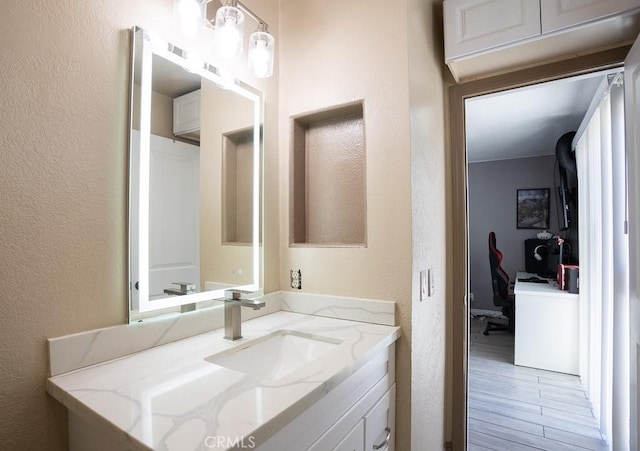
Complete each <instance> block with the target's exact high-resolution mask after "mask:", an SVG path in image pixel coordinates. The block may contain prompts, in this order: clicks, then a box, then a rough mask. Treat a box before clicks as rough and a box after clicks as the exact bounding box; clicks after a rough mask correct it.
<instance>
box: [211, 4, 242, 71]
mask: <svg viewBox="0 0 640 451" xmlns="http://www.w3.org/2000/svg"><path fill="white" fill-rule="evenodd" d="M215 30H216V31H215V33H216V45H217V47H218V52H219V53H220V56H221V57H222V58H224V59H232V58H234V57H235V56H236V55H238V54H240V53H242V40H243V35H244V14H243V13H242V11H240V10H239V9H238V8H234V7H233V6H223V7H222V8H219V9H218V11H217V12H216V28H215Z"/></svg>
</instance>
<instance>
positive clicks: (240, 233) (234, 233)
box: [222, 128, 253, 245]
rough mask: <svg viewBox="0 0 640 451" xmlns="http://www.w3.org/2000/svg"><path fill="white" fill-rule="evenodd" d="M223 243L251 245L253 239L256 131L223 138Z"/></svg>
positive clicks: (247, 131) (236, 133)
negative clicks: (253, 177)
mask: <svg viewBox="0 0 640 451" xmlns="http://www.w3.org/2000/svg"><path fill="white" fill-rule="evenodd" d="M222 168H223V170H222V177H223V184H222V186H223V187H224V188H223V193H222V203H223V208H222V237H223V238H222V241H223V243H224V244H237V245H250V244H251V243H252V240H253V220H252V218H253V210H252V208H253V183H252V179H251V174H252V173H253V129H252V128H247V129H244V130H238V131H235V132H231V133H225V134H224V135H223V138H222Z"/></svg>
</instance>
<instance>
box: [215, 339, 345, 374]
mask: <svg viewBox="0 0 640 451" xmlns="http://www.w3.org/2000/svg"><path fill="white" fill-rule="evenodd" d="M340 343H341V341H340V340H336V339H332V338H328V337H321V336H318V335H311V334H305V333H302V332H296V331H290V330H280V331H277V332H274V333H272V334H270V335H267V336H266V337H264V338H263V339H256V340H254V341H251V342H249V343H247V345H246V346H244V347H243V346H240V347H239V348H238V349H233V350H231V351H228V352H224V353H221V354H214V355H212V356H209V357H207V358H206V359H205V360H206V361H207V362H210V363H213V364H215V365H220V366H223V367H225V368H229V369H232V370H236V371H240V372H242V373H245V374H248V375H250V376H252V377H255V378H257V379H259V380H262V381H274V380H278V379H281V378H283V377H285V376H286V375H288V374H290V373H292V372H294V371H295V370H297V369H299V368H302V367H303V366H304V365H306V364H307V363H309V362H312V361H313V360H315V359H317V358H318V357H320V356H321V355H323V354H325V353H327V352H329V351H331V350H332V349H335V347H336V346H338V345H339V344H340Z"/></svg>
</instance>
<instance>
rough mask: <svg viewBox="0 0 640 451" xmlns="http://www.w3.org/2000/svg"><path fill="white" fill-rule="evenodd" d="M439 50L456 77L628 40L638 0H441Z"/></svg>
mask: <svg viewBox="0 0 640 451" xmlns="http://www.w3.org/2000/svg"><path fill="white" fill-rule="evenodd" d="M443 11H444V41H445V42H444V53H445V62H446V63H447V65H448V66H449V69H450V70H451V73H452V74H453V76H454V78H455V79H456V81H459V82H460V81H467V80H471V79H474V78H481V77H487V76H490V75H495V74H498V73H504V72H509V71H513V70H517V69H520V68H524V67H531V66H535V65H539V64H544V63H545V62H549V61H558V60H561V59H564V58H571V57H575V55H579V54H587V53H592V52H597V51H599V50H604V49H607V48H612V47H615V46H619V45H623V44H626V43H628V42H633V40H634V39H635V38H636V36H637V35H638V33H640V0H444V7H443Z"/></svg>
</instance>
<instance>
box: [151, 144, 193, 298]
mask: <svg viewBox="0 0 640 451" xmlns="http://www.w3.org/2000/svg"><path fill="white" fill-rule="evenodd" d="M199 179H200V151H199V148H198V147H197V146H194V145H191V144H186V143H183V142H179V141H173V140H170V139H167V138H162V137H160V136H155V135H152V136H151V162H150V172H149V297H150V298H151V299H153V298H156V297H166V295H165V294H164V292H163V290H164V289H165V288H172V287H173V288H175V286H172V284H173V283H174V282H191V283H195V284H196V286H197V287H198V291H199V290H200V288H201V287H200V286H199V285H200V283H199V281H200V215H199V208H200V194H199V193H200V182H199Z"/></svg>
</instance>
